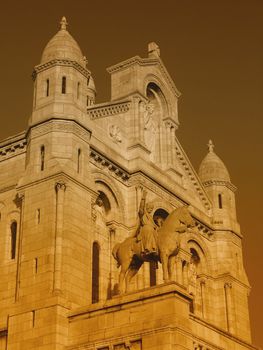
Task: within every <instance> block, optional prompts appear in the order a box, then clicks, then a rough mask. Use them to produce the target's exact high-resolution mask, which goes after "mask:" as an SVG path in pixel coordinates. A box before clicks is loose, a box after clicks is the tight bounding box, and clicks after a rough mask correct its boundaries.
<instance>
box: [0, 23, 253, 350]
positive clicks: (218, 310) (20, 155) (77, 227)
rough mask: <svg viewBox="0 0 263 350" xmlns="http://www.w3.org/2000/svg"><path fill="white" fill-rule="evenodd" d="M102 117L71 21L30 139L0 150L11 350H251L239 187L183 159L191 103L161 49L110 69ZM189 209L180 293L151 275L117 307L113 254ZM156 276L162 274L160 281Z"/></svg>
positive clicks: (2, 296) (217, 170)
mask: <svg viewBox="0 0 263 350" xmlns="http://www.w3.org/2000/svg"><path fill="white" fill-rule="evenodd" d="M108 73H109V74H110V75H111V101H110V102H106V103H100V104H96V102H95V99H96V88H95V84H94V80H93V78H92V75H91V72H90V71H89V68H88V63H87V60H86V58H85V57H84V56H83V54H82V52H81V49H80V48H79V46H78V44H77V42H76V41H75V40H74V39H73V38H72V36H71V35H70V34H69V32H68V31H67V22H66V19H65V18H63V19H62V21H61V28H60V30H59V31H58V33H57V34H56V35H55V36H54V37H53V38H52V39H51V40H50V41H49V42H48V44H47V45H46V47H45V49H44V51H43V54H42V57H41V61H40V64H38V65H37V66H36V67H35V68H34V72H33V81H34V97H33V111H32V115H31V117H30V120H29V121H28V128H27V130H26V131H25V132H22V133H20V134H18V135H15V136H13V137H9V138H8V139H6V140H4V141H2V142H1V143H0V266H1V279H0V349H1V350H4V349H5V350H6V349H8V350H22V349H23V350H30V349H40V350H44V349H49V350H51V349H57V350H58V349H68V350H69V349H71V350H73V349H78V350H82V349H96V350H98V349H99V350H108V349H114V350H117V349H130V350H138V349H143V350H150V349H152V350H154V349H155V350H157V349H160V350H161V349H162V350H164V349H167V350H168V349H188V350H190V349H206V350H208V349H209V350H219V349H220V350H221V349H222V350H223V349H224V350H230V349H231V350H232V349H233V350H237V349H240V350H241V349H254V347H253V346H252V345H251V335H250V322H249V313H248V302H247V298H248V294H249V290H250V286H249V283H248V280H247V276H246V273H245V271H244V266H243V258H242V245H241V241H242V235H241V233H240V228H239V224H238V222H237V218H236V209H235V190H236V188H235V186H234V185H233V184H232V183H231V181H230V176H229V173H228V171H227V169H226V167H225V165H224V163H223V162H222V160H221V159H220V158H219V157H218V156H217V155H216V153H215V152H214V149H213V148H214V146H213V144H212V142H209V145H208V146H209V150H208V154H207V155H206V156H205V158H204V159H203V161H202V163H201V165H200V168H199V172H198V173H197V172H196V171H195V169H194V168H193V166H192V165H191V163H190V161H189V159H188V157H187V155H186V154H185V152H184V150H183V148H182V146H181V145H180V143H179V141H178V139H177V136H176V131H177V128H178V126H179V119H178V110H177V101H178V98H179V96H180V93H179V91H178V90H177V88H176V87H175V85H174V83H173V81H172V78H171V77H170V75H169V73H168V72H167V70H166V68H165V66H164V64H163V62H162V60H161V58H160V50H159V48H158V46H157V45H156V44H155V43H150V44H149V46H148V57H146V58H141V57H139V56H135V57H132V58H130V59H127V60H126V61H124V62H121V63H119V64H116V65H114V66H112V67H110V68H108ZM143 191H147V198H146V200H147V202H148V203H151V204H152V206H153V211H152V217H153V219H154V221H155V222H156V223H157V222H158V220H161V221H162V220H165V219H166V217H167V216H168V214H169V213H171V212H172V211H173V210H174V209H176V208H180V207H182V206H185V205H188V210H189V212H190V213H191V216H192V218H193V219H194V221H195V226H194V227H193V228H189V229H188V230H187V232H185V233H184V234H182V235H181V237H182V238H181V243H180V248H179V249H178V251H177V255H176V257H174V258H172V259H171V274H172V280H171V281H170V282H169V283H164V282H163V276H162V269H161V265H160V264H158V263H157V264H156V263H153V262H145V263H144V264H143V266H142V267H141V269H140V270H139V272H138V273H137V275H136V276H134V277H133V279H132V280H131V281H130V283H129V286H128V287H129V291H128V292H127V293H124V294H118V275H119V269H118V267H117V265H116V261H115V260H114V258H113V256H112V254H111V252H112V249H113V247H114V246H115V244H116V243H118V242H122V241H123V240H124V239H125V238H126V237H129V236H131V235H134V231H135V230H136V227H137V225H138V210H139V206H140V203H141V198H142V193H143ZM157 267H159V268H157Z"/></svg>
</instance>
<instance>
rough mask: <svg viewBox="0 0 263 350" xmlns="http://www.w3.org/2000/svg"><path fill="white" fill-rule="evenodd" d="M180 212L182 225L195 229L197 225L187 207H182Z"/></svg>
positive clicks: (179, 216)
mask: <svg viewBox="0 0 263 350" xmlns="http://www.w3.org/2000/svg"><path fill="white" fill-rule="evenodd" d="M178 211H179V213H178V214H179V215H178V218H179V220H180V221H181V223H183V224H184V225H186V226H187V227H194V226H195V225H196V224H195V221H194V219H193V218H192V216H191V214H190V212H189V210H188V208H187V207H185V206H184V207H181V208H179V209H178Z"/></svg>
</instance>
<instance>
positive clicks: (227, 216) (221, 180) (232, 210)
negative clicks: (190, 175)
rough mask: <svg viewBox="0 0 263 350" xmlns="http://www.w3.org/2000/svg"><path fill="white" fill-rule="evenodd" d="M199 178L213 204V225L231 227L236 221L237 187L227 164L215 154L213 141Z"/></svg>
mask: <svg viewBox="0 0 263 350" xmlns="http://www.w3.org/2000/svg"><path fill="white" fill-rule="evenodd" d="M199 177H200V179H201V181H202V183H203V185H204V187H205V188H206V192H207V194H208V196H209V197H210V199H211V201H212V204H213V223H214V224H217V225H223V226H226V225H227V226H229V225H231V222H233V221H236V204H235V191H236V187H235V186H234V185H233V184H232V183H231V181H230V176H229V172H228V170H227V168H226V166H225V164H224V163H223V161H222V160H221V159H220V158H219V157H218V155H217V154H216V153H215V152H214V145H213V143H212V141H211V140H210V141H209V143H208V153H207V155H206V156H205V158H204V159H203V160H202V162H201V164H200V167H199ZM231 226H232V225H231Z"/></svg>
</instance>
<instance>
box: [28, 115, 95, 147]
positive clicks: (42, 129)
mask: <svg viewBox="0 0 263 350" xmlns="http://www.w3.org/2000/svg"><path fill="white" fill-rule="evenodd" d="M51 131H59V132H65V133H67V132H68V133H73V134H75V135H77V136H78V137H80V138H82V139H83V140H84V141H86V142H89V140H90V132H89V130H87V129H85V128H84V127H83V126H81V125H79V124H77V123H76V122H74V121H71V120H65V119H52V120H48V121H46V122H45V123H43V124H39V125H36V126H33V127H32V128H31V130H30V133H31V137H32V138H35V137H38V136H41V135H44V134H47V133H49V132H51Z"/></svg>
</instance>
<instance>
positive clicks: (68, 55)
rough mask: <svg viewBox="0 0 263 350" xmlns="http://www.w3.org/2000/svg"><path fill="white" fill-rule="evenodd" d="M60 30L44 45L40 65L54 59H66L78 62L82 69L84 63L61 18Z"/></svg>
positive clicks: (64, 21) (64, 19) (63, 19)
mask: <svg viewBox="0 0 263 350" xmlns="http://www.w3.org/2000/svg"><path fill="white" fill-rule="evenodd" d="M60 24H61V28H60V30H59V31H58V32H57V34H55V35H54V36H53V38H52V39H51V40H50V41H49V42H48V44H47V45H46V47H45V49H44V51H43V54H42V57H41V63H46V62H49V61H51V60H54V59H68V60H72V61H76V62H78V63H79V64H80V65H82V66H83V67H85V66H86V62H85V60H84V59H83V55H82V52H81V50H80V47H79V45H78V43H77V42H76V40H75V39H74V38H73V37H72V36H71V35H70V34H69V32H68V31H67V20H66V18H65V17H63V18H62V20H61V22H60Z"/></svg>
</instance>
